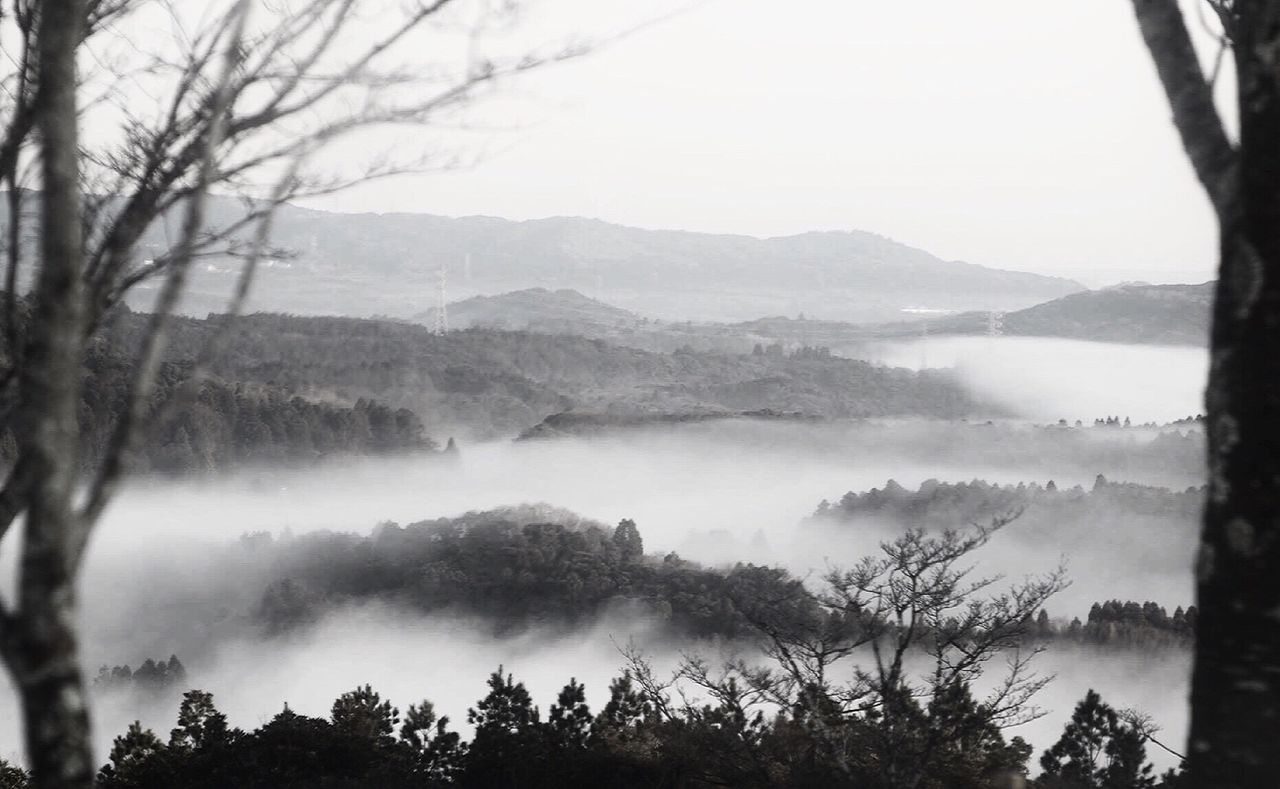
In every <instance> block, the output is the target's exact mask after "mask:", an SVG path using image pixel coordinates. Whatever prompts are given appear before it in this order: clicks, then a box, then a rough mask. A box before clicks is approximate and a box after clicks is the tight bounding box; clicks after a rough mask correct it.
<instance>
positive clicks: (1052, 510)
mask: <svg viewBox="0 0 1280 789" xmlns="http://www.w3.org/2000/svg"><path fill="white" fill-rule="evenodd" d="M1203 501H1204V489H1203V488H1187V489H1186V490H1182V491H1173V490H1169V489H1167V488H1160V487H1154V486H1149V485H1139V484H1135V483H1131V482H1110V481H1108V480H1107V479H1106V477H1104V476H1102V475H1101V474H1099V475H1098V476H1097V477H1096V478H1095V479H1094V483H1093V485H1092V486H1091V487H1090V488H1089V489H1087V490H1086V489H1085V488H1084V487H1082V486H1080V485H1075V486H1073V487H1071V488H1065V489H1064V488H1059V487H1058V486H1057V485H1056V484H1055V483H1054V481H1053V480H1049V481H1048V482H1047V483H1045V484H1044V485H1043V486H1042V485H1040V484H1039V483H1037V482H1032V483H1029V484H1028V483H1022V482H1020V483H1018V484H1017V485H1000V484H999V483H991V482H987V481H985V480H979V479H975V480H973V481H971V482H956V483H950V482H939V481H938V480H936V479H930V480H926V481H925V482H923V483H921V484H920V487H919V489H918V490H914V491H912V490H908V489H906V488H904V487H903V486H902V485H900V484H898V483H897V482H896V481H894V480H892V479H891V480H889V481H888V482H886V483H885V485H884V487H883V488H872V489H871V490H868V491H865V492H862V493H857V492H854V491H849V492H847V493H845V494H844V495H843V496H841V497H840V499H839V500H838V501H837V502H835V503H834V504H833V503H831V502H829V501H823V502H821V503H820V504H819V506H818V509H817V512H816V513H815V515H817V516H818V517H821V518H827V519H835V520H854V519H857V518H888V519H891V520H893V521H895V522H901V523H905V524H912V525H916V526H922V527H939V526H946V525H949V524H954V523H965V522H973V521H982V520H986V519H989V518H992V517H997V516H1000V515H1003V514H1006V513H1022V512H1031V511H1036V512H1037V513H1041V512H1042V513H1045V514H1047V515H1051V516H1052V517H1053V518H1054V519H1057V520H1068V518H1066V517H1065V516H1066V515H1068V514H1069V515H1070V520H1079V519H1082V518H1083V519H1088V520H1098V521H1101V520H1103V519H1104V518H1105V517H1107V516H1112V515H1127V516H1136V515H1143V516H1156V517H1160V518H1165V519H1168V521H1169V522H1170V523H1177V522H1189V521H1192V520H1194V519H1195V517H1196V515H1197V513H1198V512H1199V509H1200V507H1201V505H1202V502H1203Z"/></svg>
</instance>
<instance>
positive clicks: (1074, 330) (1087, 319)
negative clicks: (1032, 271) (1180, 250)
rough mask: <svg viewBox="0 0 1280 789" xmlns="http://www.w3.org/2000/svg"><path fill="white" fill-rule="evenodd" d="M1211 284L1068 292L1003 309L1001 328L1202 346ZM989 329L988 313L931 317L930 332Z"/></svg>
mask: <svg viewBox="0 0 1280 789" xmlns="http://www.w3.org/2000/svg"><path fill="white" fill-rule="evenodd" d="M1213 288H1214V283H1213V282H1205V283H1202V284H1200V285H1147V284H1131V285H1118V286H1116V287H1111V288H1103V289H1102V290H1091V291H1085V292H1083V293H1072V294H1070V295H1068V296H1063V297H1062V298H1059V299H1054V300H1053V301H1049V302H1046V303H1044V304H1037V305H1036V306H1034V307H1031V308H1028V309H1024V310H1018V311H1016V312H1010V313H1006V314H1005V315H1004V316H1003V318H1002V319H1001V324H1002V329H1001V330H1002V332H1003V333H1004V334H1012V335H1026V336H1038V337H1071V338H1076V339H1082V340H1099V341H1103V342H1142V343H1159V344H1164V345H1204V344H1205V343H1206V342H1207V340H1208V337H1209V314H1210V310H1211V307H1212V303H1213ZM988 329H989V323H988V316H987V315H986V314H975V313H968V314H963V315H955V316H950V317H947V318H942V319H939V320H937V321H935V322H934V323H933V324H932V325H931V327H930V331H931V332H934V331H936V332H937V333H944V334H973V333H978V332H984V331H987V330H988Z"/></svg>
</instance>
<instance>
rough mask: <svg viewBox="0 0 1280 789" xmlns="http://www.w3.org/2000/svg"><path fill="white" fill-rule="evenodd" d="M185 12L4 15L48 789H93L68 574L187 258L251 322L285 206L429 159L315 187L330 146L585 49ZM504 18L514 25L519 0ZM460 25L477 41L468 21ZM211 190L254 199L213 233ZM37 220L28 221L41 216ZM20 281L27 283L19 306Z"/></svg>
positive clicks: (24, 601)
mask: <svg viewBox="0 0 1280 789" xmlns="http://www.w3.org/2000/svg"><path fill="white" fill-rule="evenodd" d="M181 5H182V4H172V3H168V2H163V1H157V2H148V1H147V0H60V1H59V2H40V0H14V1H13V3H12V5H11V6H9V7H5V8H3V9H2V11H0V43H2V44H3V47H4V49H5V52H4V54H5V62H6V65H7V66H11V67H12V68H11V71H10V72H8V73H4V74H0V86H2V87H3V91H0V113H3V114H2V115H0V121H2V129H0V134H2V136H0V188H3V189H4V190H5V193H6V205H7V220H8V224H7V228H6V231H7V232H6V243H5V249H6V277H5V291H4V343H3V348H4V360H3V361H4V367H3V369H2V370H0V409H2V411H0V413H2V414H3V418H4V420H6V424H7V425H8V426H11V427H13V429H14V432H15V434H16V436H17V444H18V454H17V460H16V462H15V464H14V466H13V467H12V468H11V469H10V470H9V472H8V477H7V479H6V480H5V482H4V486H3V488H2V489H0V539H3V537H4V535H5V533H6V532H7V531H8V530H9V527H10V526H11V525H12V524H14V523H16V522H21V523H23V533H22V540H21V555H20V557H19V563H18V564H19V573H18V578H17V583H16V589H17V593H16V599H13V600H3V601H0V656H2V657H3V661H4V664H5V666H6V667H7V669H8V671H9V673H10V674H11V676H12V678H13V681H14V685H15V686H16V688H17V691H18V694H19V696H20V699H21V705H22V716H23V723H24V729H25V732H26V750H27V756H28V759H29V762H30V767H31V769H32V773H33V779H34V781H35V785H36V786H39V787H50V788H52V787H89V786H91V785H92V784H93V776H94V760H93V754H92V751H91V748H90V725H89V714H88V705H87V698H86V695H85V689H84V682H83V677H82V672H81V667H80V660H79V655H78V639H77V631H76V612H77V607H76V576H77V570H78V568H79V567H80V565H81V563H82V561H83V559H84V554H85V550H86V546H87V544H88V541H89V538H90V536H91V534H92V532H93V528H94V524H95V523H96V522H97V521H98V520H99V518H100V516H101V515H102V513H103V510H104V509H105V508H106V506H107V505H108V504H109V503H110V501H111V500H112V497H113V494H114V493H115V491H116V488H117V486H118V484H119V482H120V480H121V478H122V476H123V474H124V473H125V471H126V470H127V468H128V465H129V456H130V452H131V450H132V448H133V445H134V443H135V442H136V441H137V438H138V434H139V429H140V426H141V423H142V422H143V421H144V419H145V418H146V416H147V414H148V408H149V404H150V402H151V396H152V391H153V384H154V379H155V376H156V372H157V369H158V367H159V365H160V362H161V359H162V357H163V354H164V349H165V338H166V328H167V325H168V322H169V319H170V315H171V314H172V313H173V311H174V309H175V308H176V307H177V305H178V302H179V298H180V297H181V295H182V293H183V290H184V287H185V285H186V282H187V275H188V272H189V270H190V267H191V265H192V261H193V260H196V259H197V258H199V257H201V256H207V255H223V256H232V257H235V258H238V259H239V260H240V263H241V266H242V271H241V273H240V275H239V281H238V283H237V286H236V288H235V293H234V296H233V297H232V302H231V303H230V305H229V310H228V311H229V312H230V313H232V314H234V313H236V312H238V311H239V310H240V308H241V306H242V304H243V302H244V299H245V295H246V293H247V292H248V290H249V286H250V283H251V281H252V279H253V275H254V270H255V265H256V263H257V261H258V259H259V258H260V257H262V256H263V255H264V254H265V253H266V251H267V244H268V243H269V236H270V227H271V218H272V213H273V211H274V210H275V208H276V207H277V206H279V205H281V204H283V203H284V202H285V201H288V200H291V199H294V198H298V197H304V196H311V195H316V194H319V193H324V192H328V191H332V190H336V189H340V188H343V187H344V186H347V185H350V184H352V183H357V182H361V181H365V180H368V179H370V178H376V177H380V176H383V175H388V174H393V173H397V172H403V171H404V170H405V169H407V168H410V167H416V166H419V165H420V164H422V163H423V160H421V159H418V158H414V159H411V160H408V161H392V160H390V159H387V158H384V159H381V160H378V161H375V162H372V163H368V164H366V165H364V166H361V167H359V168H357V169H356V170H355V171H350V170H349V171H347V172H345V173H335V172H328V173H325V172H320V171H317V170H316V169H314V167H312V165H313V163H314V162H315V161H316V159H315V155H316V154H317V153H318V152H319V151H321V150H322V149H323V148H324V147H325V146H326V145H327V144H329V143H331V142H333V141H334V140H336V139H338V138H340V137H343V136H345V135H349V134H351V133H353V132H357V131H360V130H367V129H369V128H371V127H374V126H381V125H402V124H408V125H422V124H429V123H432V122H434V121H436V120H437V119H438V118H439V117H440V116H441V115H442V114H445V113H448V112H450V111H454V110H456V109H458V108H459V107H461V106H462V105H463V104H465V103H466V102H468V100H470V99H472V98H473V97H474V96H475V95H476V93H477V91H478V90H479V89H480V88H481V87H482V86H483V85H485V84H487V83H491V82H493V81H494V80H496V79H498V78H500V77H504V76H507V75H511V74H514V73H517V72H521V71H525V70H528V69H531V68H534V67H536V66H539V65H542V64H545V63H548V62H550V61H553V60H557V59H561V58H564V57H568V56H571V55H574V54H578V53H579V52H581V51H582V50H581V48H576V49H570V48H557V49H555V50H554V51H549V52H545V53H539V52H527V51H526V52H523V53H519V54H518V55H517V56H513V57H510V58H494V59H486V58H482V57H479V55H478V54H477V53H476V51H475V50H474V46H472V47H471V48H469V49H468V50H467V52H466V53H465V57H463V58H461V59H460V60H462V61H465V62H463V64H462V65H461V66H460V67H457V68H449V67H446V66H444V65H440V63H437V64H436V65H435V66H431V67H427V66H423V65H422V64H419V63H412V62H406V61H404V60H403V59H401V57H400V56H402V55H403V54H404V53H405V52H406V51H415V52H417V51H421V50H422V49H423V44H424V42H434V41H438V40H439V38H438V37H439V36H440V35H442V34H441V27H442V26H445V25H457V24H461V22H460V21H459V20H468V17H467V16H465V15H464V16H451V14H456V13H458V7H461V6H464V4H463V3H462V2H461V1H459V2H452V1H451V0H415V2H410V3H387V2H383V3H378V2H373V1H372V0H311V2H307V3H301V4H297V5H296V6H291V5H288V4H284V5H281V4H262V5H261V7H259V5H258V4H256V3H250V2H249V0H234V2H224V3H221V4H218V3H215V4H212V5H209V4H198V7H197V8H195V9H194V10H193V9H192V8H190V7H188V8H182V7H181ZM485 7H488V6H485ZM494 8H498V12H497V13H500V14H509V13H511V12H512V10H513V8H514V3H506V4H499V5H498V6H494ZM471 10H473V11H474V10H475V9H474V8H473V9H471ZM139 20H140V24H141V25H142V26H144V27H145V28H146V29H147V30H148V31H154V30H155V29H157V27H160V28H165V27H167V29H169V30H172V31H173V35H172V36H169V37H162V38H164V39H165V40H164V41H162V42H159V43H158V44H156V45H155V46H148V45H149V44H151V43H153V42H150V41H148V42H143V41H139V40H136V39H131V37H130V36H129V35H128V34H127V31H128V30H129V29H130V26H131V24H132V23H134V22H139ZM157 20H159V23H158V22H157ZM467 23H468V24H469V25H470V29H471V30H472V31H473V32H474V30H475V29H476V27H475V26H476V24H478V23H476V22H475V17H474V16H472V17H470V18H469V20H468V22H467ZM433 36H436V38H432V37H433ZM470 40H471V42H472V44H474V37H472V38H471V39H470ZM112 41H115V42H120V41H124V42H125V43H127V44H128V49H129V51H131V52H134V53H139V52H140V53H143V56H142V58H141V60H140V61H139V60H137V59H135V60H134V61H133V62H131V63H123V64H117V63H113V62H107V61H105V60H104V55H103V50H101V49H97V47H100V46H101V47H107V45H108V44H109V43H110V42H112ZM356 41H358V42H362V43H359V44H353V42H356ZM445 60H446V58H445V57H444V56H443V55H442V56H441V57H440V61H441V63H443V62H444V61H445ZM141 97H150V98H151V99H153V100H154V104H153V106H152V110H153V111H150V112H147V111H143V110H142V109H140V108H139V104H146V102H140V101H139V99H140V98H141ZM104 119H105V121H109V122H110V123H111V124H112V129H113V130H114V133H113V134H111V135H108V137H107V139H108V142H107V143H105V144H98V143H91V142H90V141H89V140H88V139H87V136H88V135H86V134H85V133H84V129H85V126H86V124H89V123H96V124H99V126H100V125H101V124H102V123H104V122H105V121H104ZM101 134H102V129H101V128H100V127H95V135H94V136H95V137H98V136H99V135H101ZM210 193H218V194H223V195H236V196H240V197H242V198H244V200H243V206H244V211H243V213H242V215H240V216H238V217H236V218H235V219H233V220H230V221H226V222H224V223H223V224H222V225H220V226H216V227H215V226H211V225H209V224H208V223H207V222H206V197H207V196H208V195H209V194H210ZM26 203H34V204H35V206H36V207H37V209H38V210H37V211H36V212H34V215H33V212H31V211H29V210H27V209H26V207H25V204H26ZM170 216H173V217H178V218H180V221H179V225H180V230H179V231H178V233H177V237H176V239H175V240H174V241H173V243H172V245H171V247H170V248H169V249H168V250H166V251H164V252H162V253H161V254H158V255H151V256H150V259H148V260H139V257H140V255H138V246H139V243H140V240H141V239H142V238H143V236H144V234H145V233H146V232H147V231H148V229H149V228H151V227H152V226H153V225H155V224H156V223H158V222H162V221H164V220H165V219H166V218H167V217H170ZM31 238H34V239H36V243H35V244H34V245H30V244H28V243H27V240H28V239H31ZM148 280H156V281H158V283H159V286H158V289H157V294H158V295H157V297H156V302H155V306H154V309H153V313H152V315H151V318H150V323H149V328H148V331H147V333H146V336H145V339H144V341H143V342H142V344H141V347H140V348H139V349H138V356H137V359H136V363H135V365H134V373H133V379H132V382H131V387H130V391H129V400H128V404H127V407H126V409H125V412H124V415H123V416H122V418H121V419H120V422H119V424H118V425H117V426H116V427H115V430H114V435H113V438H112V441H111V445H110V447H109V448H108V451H107V452H106V453H105V457H104V459H103V460H102V462H101V465H100V466H99V467H98V468H97V470H96V473H94V474H93V475H91V477H90V479H88V480H87V484H82V483H85V482H86V480H84V479H83V478H81V477H80V476H78V474H77V460H78V458H79V457H80V455H81V452H80V450H81V447H80V438H79V432H78V427H77V422H76V419H77V416H76V414H77V405H78V403H79V401H80V398H81V368H82V364H83V361H84V357H85V353H86V350H87V349H88V347H89V345H90V343H91V342H93V340H94V336H95V333H96V332H97V331H98V329H99V327H100V326H101V325H102V323H103V321H104V319H105V317H106V316H107V315H108V314H109V313H110V311H111V309H112V307H113V306H114V305H116V304H117V303H119V302H120V301H121V300H122V299H123V298H124V296H125V294H126V293H127V292H128V291H129V290H130V289H131V288H134V287H136V286H137V285H139V284H140V283H143V282H146V281H148ZM23 282H30V283H32V287H31V290H30V293H29V294H28V295H27V296H26V297H25V298H21V299H20V298H19V297H18V291H19V289H20V286H21V284H22V283H23ZM199 372H200V371H199V369H198V368H197V370H196V371H195V372H194V373H193V380H198V378H199ZM11 542H12V541H10V543H11Z"/></svg>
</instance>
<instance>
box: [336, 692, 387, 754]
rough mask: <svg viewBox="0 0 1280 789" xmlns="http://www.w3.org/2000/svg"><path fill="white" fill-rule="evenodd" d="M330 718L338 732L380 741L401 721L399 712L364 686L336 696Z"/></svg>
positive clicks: (385, 738)
mask: <svg viewBox="0 0 1280 789" xmlns="http://www.w3.org/2000/svg"><path fill="white" fill-rule="evenodd" d="M329 717H330V720H331V721H332V723H333V727H334V729H336V730H337V731H339V732H341V733H343V734H349V735H352V736H355V737H360V738H363V739H367V740H371V741H375V742H379V741H384V740H388V739H390V738H391V736H392V734H393V733H394V732H395V726H396V724H397V723H399V722H400V711H399V710H397V709H396V708H395V707H393V706H391V702H390V701H383V700H382V697H381V696H379V695H378V694H377V693H376V692H374V690H373V688H372V687H371V686H369V685H365V686H363V687H359V688H356V689H355V690H352V691H348V692H346V693H343V694H342V695H341V696H339V697H338V699H337V700H336V701H334V702H333V708H332V710H331V712H330V715H329Z"/></svg>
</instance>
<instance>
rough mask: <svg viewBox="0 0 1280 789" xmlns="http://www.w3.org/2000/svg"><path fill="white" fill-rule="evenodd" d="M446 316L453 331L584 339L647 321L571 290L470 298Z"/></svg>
mask: <svg viewBox="0 0 1280 789" xmlns="http://www.w3.org/2000/svg"><path fill="white" fill-rule="evenodd" d="M446 313H447V315H448V319H449V326H450V328H454V329H470V328H490V329H512V330H521V329H527V330H532V331H539V332H543V333H547V334H581V335H584V336H594V335H595V334H597V333H600V332H611V331H614V330H617V329H619V328H624V327H634V326H640V325H643V324H646V323H648V322H649V321H647V320H646V319H644V318H641V317H640V316H639V315H636V314H635V313H633V312H628V311H627V310H623V309H619V308H617V307H614V306H612V305H609V304H605V303H604V302H603V301H599V300H598V299H592V298H588V297H587V296H584V295H582V294H581V293H579V292H578V291H576V290H570V289H562V290H547V289H546V288H528V289H525V290H517V291H512V292H510V293H500V294H498V295H496V296H472V297H471V298H469V299H463V300H462V301H457V302H454V303H452V304H450V305H448V307H447V310H446ZM438 314H439V309H438V308H436V307H433V308H431V309H429V310H427V311H425V312H423V313H421V314H420V315H416V316H414V320H415V321H417V322H418V323H424V324H426V325H428V326H432V325H434V324H435V321H436V316H437V315H438Z"/></svg>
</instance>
